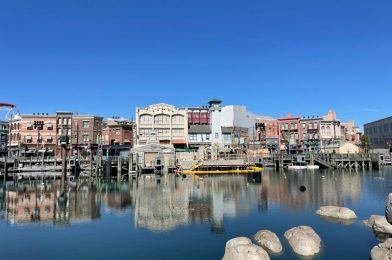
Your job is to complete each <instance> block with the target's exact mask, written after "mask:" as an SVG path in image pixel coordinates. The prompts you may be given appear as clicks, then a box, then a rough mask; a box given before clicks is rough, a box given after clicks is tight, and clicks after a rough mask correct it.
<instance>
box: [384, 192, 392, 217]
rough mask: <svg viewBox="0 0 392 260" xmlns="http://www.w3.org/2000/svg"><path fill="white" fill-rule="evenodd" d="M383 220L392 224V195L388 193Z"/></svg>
mask: <svg viewBox="0 0 392 260" xmlns="http://www.w3.org/2000/svg"><path fill="white" fill-rule="evenodd" d="M385 218H386V219H387V221H388V223H389V224H392V193H389V195H388V199H387V203H386V205H385Z"/></svg>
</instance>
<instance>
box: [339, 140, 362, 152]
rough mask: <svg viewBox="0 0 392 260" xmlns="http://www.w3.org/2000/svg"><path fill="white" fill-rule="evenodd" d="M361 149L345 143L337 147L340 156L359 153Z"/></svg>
mask: <svg viewBox="0 0 392 260" xmlns="http://www.w3.org/2000/svg"><path fill="white" fill-rule="evenodd" d="M360 151H361V149H360V148H359V146H357V145H355V144H353V143H351V142H345V143H344V144H343V145H341V146H340V147H339V150H338V153H340V154H347V153H359V152H360Z"/></svg>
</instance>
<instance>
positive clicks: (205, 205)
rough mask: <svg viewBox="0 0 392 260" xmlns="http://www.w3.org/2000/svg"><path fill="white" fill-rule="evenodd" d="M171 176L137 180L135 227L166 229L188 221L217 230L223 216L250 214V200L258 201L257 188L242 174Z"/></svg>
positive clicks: (220, 225) (218, 231)
mask: <svg viewBox="0 0 392 260" xmlns="http://www.w3.org/2000/svg"><path fill="white" fill-rule="evenodd" d="M172 177H173V178H171V177H167V178H163V179H162V180H158V179H144V180H140V181H139V184H138V188H137V192H135V194H136V209H135V226H136V227H144V228H148V229H150V230H154V231H165V230H169V229H173V228H175V227H177V226H179V225H185V224H190V223H211V225H212V227H211V229H212V231H213V232H217V233H220V232H223V230H224V225H223V223H224V222H223V219H224V217H235V216H238V215H247V214H249V212H250V209H251V205H252V201H254V202H255V201H256V200H257V196H256V192H255V191H256V190H255V189H254V188H253V187H249V186H248V185H247V179H246V177H244V176H226V177H225V176H222V177H213V178H205V179H203V180H202V179H191V178H187V179H180V178H174V176H172ZM249 190H250V192H249Z"/></svg>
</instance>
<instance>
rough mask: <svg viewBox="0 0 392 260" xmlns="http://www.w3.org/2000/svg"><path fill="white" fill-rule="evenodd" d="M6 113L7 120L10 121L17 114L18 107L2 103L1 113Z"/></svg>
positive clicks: (0, 105)
mask: <svg viewBox="0 0 392 260" xmlns="http://www.w3.org/2000/svg"><path fill="white" fill-rule="evenodd" d="M1 111H5V118H4V119H5V120H6V121H9V120H10V119H11V117H12V116H13V115H14V114H15V113H17V110H16V105H14V104H11V103H5V102H0V112H1Z"/></svg>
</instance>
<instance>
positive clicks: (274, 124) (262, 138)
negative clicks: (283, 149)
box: [256, 117, 279, 153]
mask: <svg viewBox="0 0 392 260" xmlns="http://www.w3.org/2000/svg"><path fill="white" fill-rule="evenodd" d="M256 140H257V141H259V142H260V146H261V148H262V149H268V152H269V153H274V152H276V151H278V149H279V124H278V120H276V119H273V118H272V117H259V118H257V119H256Z"/></svg>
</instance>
